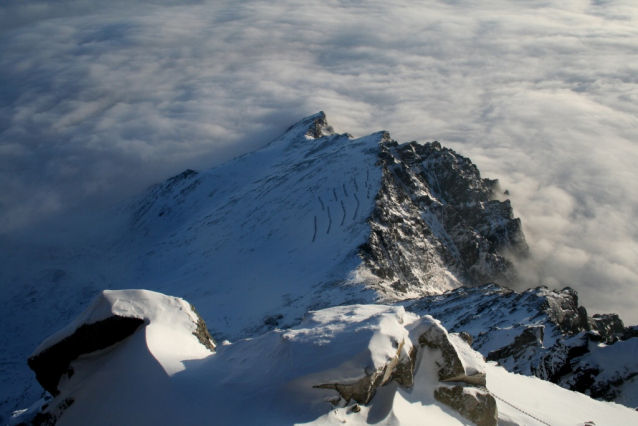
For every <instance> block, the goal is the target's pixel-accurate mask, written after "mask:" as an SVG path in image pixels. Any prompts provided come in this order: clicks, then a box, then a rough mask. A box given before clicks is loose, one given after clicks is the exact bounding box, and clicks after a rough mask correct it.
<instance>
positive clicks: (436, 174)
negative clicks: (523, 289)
mask: <svg viewBox="0 0 638 426" xmlns="http://www.w3.org/2000/svg"><path fill="white" fill-rule="evenodd" d="M379 165H380V166H381V167H382V169H383V180H382V186H381V190H380V191H379V193H378V194H377V196H376V209H375V210H374V211H373V213H372V216H371V217H370V221H369V222H370V226H371V228H372V233H371V235H370V240H369V242H368V243H366V244H364V245H362V246H361V249H360V253H361V256H362V257H363V259H364V262H365V265H366V267H367V268H368V269H369V270H370V271H371V272H372V273H373V274H375V275H377V276H378V277H379V278H381V279H382V280H383V282H386V283H388V284H387V285H386V286H385V290H386V291H387V293H388V294H389V295H394V297H400V298H403V297H405V295H410V294H411V295H423V294H436V293H438V292H441V291H445V290H449V289H451V288H454V287H458V286H459V285H477V284H483V283H484V282H486V281H490V280H498V281H500V282H504V283H508V282H510V281H512V280H514V279H515V270H514V268H513V265H512V264H511V263H510V262H509V261H508V260H507V259H506V258H505V257H503V256H502V255H501V254H500V253H502V252H503V251H508V252H509V253H513V254H514V255H517V256H527V253H528V247H527V243H526V242H525V237H524V235H523V232H522V228H521V222H520V220H519V219H515V218H514V217H513V214H512V208H511V206H510V203H509V201H504V202H501V201H498V200H496V199H494V198H495V193H494V188H497V186H498V182H497V181H494V180H489V179H482V178H481V176H480V173H479V171H478V169H477V168H476V166H475V165H474V164H472V162H471V161H470V160H469V159H467V158H465V157H462V156H461V155H459V154H457V153H455V152H454V151H452V150H450V149H447V148H443V147H441V145H440V144H439V143H438V142H432V143H426V144H423V145H422V144H419V143H417V142H410V143H407V144H403V145H399V144H397V143H396V142H394V141H393V140H392V139H391V138H390V136H389V135H386V136H385V139H384V142H383V143H382V144H381V145H380V153H379ZM402 295H403V296H402Z"/></svg>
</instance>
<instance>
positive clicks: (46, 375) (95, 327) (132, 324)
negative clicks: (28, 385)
mask: <svg viewBox="0 0 638 426" xmlns="http://www.w3.org/2000/svg"><path fill="white" fill-rule="evenodd" d="M142 324H144V320H143V319H140V318H127V317H122V316H118V315H113V316H111V317H109V318H106V319H104V320H102V321H98V322H95V323H92V324H83V325H81V326H80V327H79V328H78V329H77V330H76V331H75V333H73V334H72V335H70V336H69V337H66V338H65V339H63V340H62V341H60V342H58V343H56V344H54V345H52V346H50V347H48V348H47V349H45V350H43V351H42V352H39V353H37V354H36V355H33V356H31V357H30V358H29V359H28V364H29V367H30V368H31V369H32V370H33V371H34V372H35V377H36V379H37V380H38V382H40V385H42V387H43V388H44V389H45V390H47V391H48V392H49V393H50V394H51V395H57V394H59V393H60V391H59V389H58V382H59V381H60V378H61V377H62V376H63V375H72V374H73V370H72V369H70V367H69V366H70V364H71V361H73V360H75V359H77V358H78V357H79V356H80V355H83V354H88V353H91V352H95V351H98V350H101V349H105V348H108V347H109V346H113V345H115V344H116V343H118V342H121V341H122V340H124V339H126V338H127V337H128V336H130V335H131V334H133V333H134V332H135V331H136V330H137V329H138V328H139V327H140V326H141V325H142Z"/></svg>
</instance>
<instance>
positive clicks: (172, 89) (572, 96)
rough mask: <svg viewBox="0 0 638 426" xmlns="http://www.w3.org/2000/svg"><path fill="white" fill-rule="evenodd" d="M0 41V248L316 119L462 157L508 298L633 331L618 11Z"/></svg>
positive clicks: (455, 11) (625, 31) (636, 156)
mask: <svg viewBox="0 0 638 426" xmlns="http://www.w3.org/2000/svg"><path fill="white" fill-rule="evenodd" d="M27 5H28V6H27ZM0 24H2V25H0V27H2V28H4V30H3V31H2V32H0V48H1V50H2V52H3V54H2V55H1V56H0V78H1V79H2V90H1V91H0V223H2V225H0V227H1V229H2V231H3V232H5V233H6V232H10V231H11V230H13V229H17V228H20V227H24V226H30V224H32V223H34V221H37V220H39V219H40V218H41V217H44V216H46V215H48V214H50V213H52V212H64V211H68V210H70V209H71V210H74V209H81V208H84V206H86V205H88V204H96V203H102V204H108V203H112V202H115V201H117V200H121V199H122V198H123V197H125V196H127V195H132V194H134V193H136V192H138V191H139V190H141V189H142V188H143V187H144V186H146V185H148V184H151V183H153V182H156V181H159V180H162V179H164V178H166V177H168V176H170V175H172V174H175V173H177V172H179V171H181V170H183V169H185V168H189V167H190V168H207V167H210V166H213V165H215V164H218V163H220V162H222V161H224V160H227V159H229V158H231V157H233V156H235V155H237V154H240V153H243V152H246V151H249V150H252V149H254V148H257V147H259V146H261V145H263V144H265V143H266V142H268V141H269V140H270V139H271V138H273V137H275V136H276V135H278V134H279V133H280V132H281V131H283V130H284V129H285V128H286V127H287V126H288V125H289V124H291V123H292V122H294V121H295V120H297V119H299V118H301V117H303V116H305V115H309V114H311V113H314V112H316V111H318V110H324V111H326V112H327V113H328V115H329V119H330V120H331V122H332V124H333V125H334V126H335V127H336V128H337V130H339V131H348V132H350V133H353V134H355V135H363V134H367V133H371V132H373V131H377V130H381V129H385V130H388V131H390V132H391V134H392V136H393V137H394V138H395V139H397V140H398V141H400V142H403V141H409V140H420V141H425V140H434V139H437V140H439V141H441V142H442V143H443V144H444V145H447V146H450V147H452V148H454V149H457V150H458V151H459V152H461V153H462V154H464V155H467V156H469V157H470V158H471V159H472V160H473V161H474V162H475V163H477V164H478V166H479V168H480V169H481V171H482V172H483V175H484V176H489V177H496V178H499V179H500V180H501V181H502V185H503V187H504V188H508V189H509V190H510V192H511V198H512V202H513V205H514V207H515V209H516V210H517V214H519V215H520V216H521V217H522V219H523V223H524V227H525V231H526V234H527V236H528V239H529V240H530V243H531V246H532V251H533V254H534V259H535V263H534V264H533V265H532V266H531V269H529V270H527V269H525V270H526V271H527V272H526V273H525V277H526V284H528V285H538V284H541V283H553V284H552V285H558V284H556V283H558V282H560V285H566V284H569V285H572V286H573V287H575V288H576V289H578V290H580V292H581V300H582V301H583V302H584V303H585V304H586V305H587V306H588V307H589V308H590V311H592V312H594V311H613V310H618V311H620V313H621V314H623V316H624V317H625V318H626V319H627V320H628V321H629V322H633V323H636V322H638V314H636V311H635V304H636V302H638V289H637V287H638V286H637V285H636V284H638V256H636V254H638V225H636V221H635V217H636V214H637V213H638V184H636V181H637V179H636V172H635V168H636V166H635V164H638V142H637V139H636V135H637V134H638V131H637V130H638V77H637V76H638V41H637V40H638V37H637V36H638V6H636V5H635V3H634V2H631V1H624V0H617V1H614V0H610V1H592V2H585V1H576V0H573V1H567V2H551V1H537V0H531V1H525V2H521V1H506V0H492V1H490V2H483V3H481V4H480V5H477V4H476V2H471V1H465V0H458V1H433V0H430V1H424V2H419V3H418V4H415V2H407V1H393V2H365V3H364V2H357V1H323V2H319V1H316V2H295V1H283V0H281V1H276V2H256V1H244V2H237V1H232V2H231V1H211V2H208V3H202V2H192V3H189V4H186V3H184V2H168V1H166V2H136V3H131V2H110V3H109V5H108V7H107V6H104V3H103V2H97V1H93V0H84V1H57V2H39V1H31V2H26V3H25V2H17V1H11V2H5V3H4V4H3V6H0Z"/></svg>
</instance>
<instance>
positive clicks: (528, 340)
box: [487, 325, 545, 361]
mask: <svg viewBox="0 0 638 426" xmlns="http://www.w3.org/2000/svg"><path fill="white" fill-rule="evenodd" d="M544 334H545V327H544V326H542V325H541V326H530V327H528V328H526V329H524V330H523V332H522V333H521V334H519V335H518V336H516V337H515V338H514V342H513V343H512V344H510V345H507V346H504V347H502V348H500V349H497V350H495V351H492V352H490V353H489V354H487V360H488V361H499V360H502V359H505V358H509V357H513V358H514V359H515V360H517V359H519V358H521V357H523V356H524V355H525V354H526V353H527V352H528V351H529V352H532V353H533V352H535V351H536V350H537V349H539V348H541V347H542V346H543V339H544Z"/></svg>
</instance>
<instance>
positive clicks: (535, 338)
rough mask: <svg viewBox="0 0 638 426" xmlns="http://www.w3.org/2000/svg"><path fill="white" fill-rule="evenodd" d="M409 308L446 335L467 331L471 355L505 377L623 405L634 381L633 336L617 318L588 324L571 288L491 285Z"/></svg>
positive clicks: (597, 319) (589, 320)
mask: <svg viewBox="0 0 638 426" xmlns="http://www.w3.org/2000/svg"><path fill="white" fill-rule="evenodd" d="M406 308H407V309H408V310H411V311H413V312H416V313H428V314H431V315H433V316H435V317H436V318H438V319H440V320H441V321H442V323H443V325H444V326H445V327H447V328H448V330H449V331H451V332H455V331H456V332H459V331H465V332H468V333H469V334H470V335H472V337H473V338H474V341H473V343H472V346H473V348H474V349H476V350H477V351H479V352H480V353H482V354H483V355H484V356H486V357H487V358H488V359H489V360H491V361H498V362H499V363H500V364H501V365H503V366H504V367H505V368H507V369H508V370H510V371H513V372H516V373H520V374H527V375H534V376H536V377H539V378H541V379H543V380H548V381H550V382H553V383H556V384H559V385H561V386H563V387H565V388H568V389H570V390H574V391H579V392H584V393H587V394H589V395H591V396H594V397H596V398H601V399H605V400H608V401H614V400H618V401H619V402H621V401H623V399H622V398H621V396H622V394H623V383H625V382H627V381H628V380H630V379H631V378H632V377H635V375H636V374H638V361H636V360H635V359H632V358H631V357H623V356H622V354H623V353H632V351H633V350H634V349H633V347H634V346H635V345H638V339H635V338H634V337H632V336H633V331H634V330H635V329H634V328H632V327H624V325H623V323H622V321H621V320H620V318H618V316H617V315H615V314H607V315H594V316H593V317H591V318H588V317H587V313H586V310H585V308H583V307H582V306H579V305H578V293H577V292H576V291H574V290H573V289H571V288H565V289H563V290H549V289H547V288H546V287H538V288H535V289H529V290H527V291H524V292H521V293H517V292H515V291H512V290H511V289H508V288H505V287H502V286H499V285H496V284H488V285H484V286H481V287H476V288H458V289H455V290H452V291H449V292H447V293H445V294H443V295H439V296H431V297H426V298H422V299H421V300H418V301H415V302H413V303H412V304H411V305H408V306H407V307H406ZM618 345H620V346H618ZM623 345H624V346H623ZM623 347H627V348H628V349H622V348H623ZM605 353H607V354H605Z"/></svg>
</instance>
